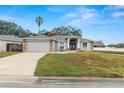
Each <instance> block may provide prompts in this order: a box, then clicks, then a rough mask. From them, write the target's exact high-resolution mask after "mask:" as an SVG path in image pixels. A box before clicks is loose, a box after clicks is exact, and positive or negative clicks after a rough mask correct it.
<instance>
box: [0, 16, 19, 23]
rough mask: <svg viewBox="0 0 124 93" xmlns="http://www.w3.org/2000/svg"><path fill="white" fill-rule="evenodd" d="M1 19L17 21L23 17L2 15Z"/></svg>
mask: <svg viewBox="0 0 124 93" xmlns="http://www.w3.org/2000/svg"><path fill="white" fill-rule="evenodd" d="M0 20H7V21H12V22H15V21H20V20H21V19H20V18H16V17H11V16H5V15H2V16H0Z"/></svg>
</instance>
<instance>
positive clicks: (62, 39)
mask: <svg viewBox="0 0 124 93" xmlns="http://www.w3.org/2000/svg"><path fill="white" fill-rule="evenodd" d="M66 38H77V39H81V40H83V41H85V42H93V41H92V40H89V39H83V38H81V37H80V36H75V35H72V36H69V35H56V36H45V35H40V36H30V37H26V38H23V39H42V40H44V39H47V40H48V39H49V40H55V41H64V40H65V39H66Z"/></svg>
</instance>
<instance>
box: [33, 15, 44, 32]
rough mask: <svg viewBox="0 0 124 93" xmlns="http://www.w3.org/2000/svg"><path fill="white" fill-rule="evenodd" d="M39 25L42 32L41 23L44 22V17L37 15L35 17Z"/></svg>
mask: <svg viewBox="0 0 124 93" xmlns="http://www.w3.org/2000/svg"><path fill="white" fill-rule="evenodd" d="M35 21H36V23H37V25H38V28H39V32H40V25H41V24H43V18H42V17H40V16H37V17H36V19H35Z"/></svg>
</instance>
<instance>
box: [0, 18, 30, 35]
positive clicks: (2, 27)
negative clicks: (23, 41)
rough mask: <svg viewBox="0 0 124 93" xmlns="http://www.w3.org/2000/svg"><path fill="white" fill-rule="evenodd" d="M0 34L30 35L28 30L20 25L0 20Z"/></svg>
mask: <svg viewBox="0 0 124 93" xmlns="http://www.w3.org/2000/svg"><path fill="white" fill-rule="evenodd" d="M0 35H15V36H18V37H28V36H30V35H32V33H31V32H30V31H29V30H25V29H23V28H22V27H21V26H18V25H17V24H15V23H13V22H8V21H4V20H0Z"/></svg>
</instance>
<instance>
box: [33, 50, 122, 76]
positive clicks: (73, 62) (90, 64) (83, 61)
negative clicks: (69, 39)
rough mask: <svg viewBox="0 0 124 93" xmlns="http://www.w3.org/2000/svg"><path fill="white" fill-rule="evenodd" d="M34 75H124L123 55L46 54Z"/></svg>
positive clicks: (90, 53)
mask: <svg viewBox="0 0 124 93" xmlns="http://www.w3.org/2000/svg"><path fill="white" fill-rule="evenodd" d="M34 75H35V76H74V77H124V57H123V56H117V55H110V54H105V53H98V52H76V53H69V54H47V55H46V56H44V57H43V58H42V59H40V60H39V61H38V64H37V67H36V70H35V73H34Z"/></svg>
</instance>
